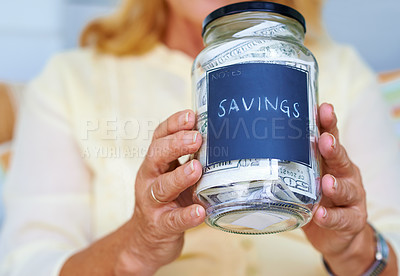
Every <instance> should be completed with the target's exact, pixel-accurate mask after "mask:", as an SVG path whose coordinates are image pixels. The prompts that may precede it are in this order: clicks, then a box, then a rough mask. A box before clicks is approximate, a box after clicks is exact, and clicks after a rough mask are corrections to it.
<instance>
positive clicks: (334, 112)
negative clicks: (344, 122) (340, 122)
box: [329, 104, 335, 114]
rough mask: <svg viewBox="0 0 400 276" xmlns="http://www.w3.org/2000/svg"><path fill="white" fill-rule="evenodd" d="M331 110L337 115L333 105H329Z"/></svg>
mask: <svg viewBox="0 0 400 276" xmlns="http://www.w3.org/2000/svg"><path fill="white" fill-rule="evenodd" d="M329 105H330V107H331V109H332V114H335V108H334V107H333V104H329Z"/></svg>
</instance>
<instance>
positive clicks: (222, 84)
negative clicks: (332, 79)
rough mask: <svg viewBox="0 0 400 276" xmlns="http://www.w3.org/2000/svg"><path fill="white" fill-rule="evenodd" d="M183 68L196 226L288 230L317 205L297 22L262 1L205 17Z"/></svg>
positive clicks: (308, 86)
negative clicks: (194, 143) (197, 49)
mask: <svg viewBox="0 0 400 276" xmlns="http://www.w3.org/2000/svg"><path fill="white" fill-rule="evenodd" d="M203 26H204V27H203V40H204V43H205V46H206V48H205V49H204V50H203V51H202V52H201V53H200V54H199V55H198V56H197V58H196V59H195V61H194V64H193V69H192V82H193V83H192V85H193V93H194V109H195V111H196V112H197V129H198V130H199V131H200V133H201V135H202V137H203V145H202V147H201V148H200V150H199V152H198V153H197V154H196V158H197V159H198V160H199V161H200V162H201V164H202V165H203V176H202V178H201V179H200V180H199V182H198V183H197V186H196V189H195V199H196V200H197V201H198V202H199V203H200V204H202V205H203V206H204V207H205V208H206V212H207V219H206V223H207V224H209V225H210V226H211V227H215V228H218V229H221V230H224V231H228V232H233V233H240V234H267V233H277V232H282V231H287V230H293V229H296V228H298V227H301V226H303V225H305V224H306V223H308V222H309V221H310V220H311V218H312V212H311V210H312V208H313V206H314V204H316V203H317V202H318V201H319V199H320V168H319V152H318V148H317V142H318V137H319V131H318V127H317V123H316V122H317V97H316V93H317V75H318V66H317V62H316V60H315V58H314V56H313V55H312V53H311V52H310V51H309V50H308V49H307V48H306V47H304V45H303V40H304V34H305V21H304V18H303V16H302V15H301V14H300V13H298V12H297V11H296V10H294V9H292V8H290V7H287V6H284V5H280V4H276V3H270V2H256V1H253V2H242V3H237V4H232V5H228V6H225V7H222V8H220V9H218V10H216V11H214V12H212V13H211V14H210V15H208V17H207V18H206V19H205V21H204V24H203Z"/></svg>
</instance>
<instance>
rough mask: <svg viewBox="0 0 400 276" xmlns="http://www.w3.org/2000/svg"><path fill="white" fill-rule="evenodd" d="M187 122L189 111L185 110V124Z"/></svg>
mask: <svg viewBox="0 0 400 276" xmlns="http://www.w3.org/2000/svg"><path fill="white" fill-rule="evenodd" d="M188 122H189V112H186V115H185V124H187V123H188Z"/></svg>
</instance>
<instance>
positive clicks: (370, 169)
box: [0, 44, 400, 276]
mask: <svg viewBox="0 0 400 276" xmlns="http://www.w3.org/2000/svg"><path fill="white" fill-rule="evenodd" d="M311 50H312V51H313V52H314V53H315V54H316V57H317V60H318V61H319V64H320V102H325V101H328V102H331V103H333V104H334V105H335V110H336V112H337V114H338V118H339V127H340V129H341V137H340V139H341V142H342V143H343V144H344V145H345V146H346V147H347V150H348V152H349V155H350V157H351V158H352V160H353V161H354V162H355V163H356V164H357V165H358V166H359V167H360V168H361V171H362V174H363V181H364V185H365V186H366V189H367V192H368V199H369V205H368V208H369V209H368V210H369V220H370V221H371V222H372V223H373V224H374V225H375V227H376V228H377V229H379V230H380V231H382V232H383V233H384V235H385V237H386V238H387V239H388V240H389V241H390V242H391V244H392V245H393V246H394V247H395V249H396V250H397V256H400V201H399V200H398V195H400V183H399V168H400V167H399V164H400V163H399V161H398V154H397V152H396V142H395V139H394V136H391V133H390V126H389V125H388V123H386V122H388V120H387V119H386V117H385V114H386V110H385V107H384V104H383V101H382V99H381V97H380V94H379V92H378V89H377V84H376V82H375V80H374V77H373V74H372V73H371V72H370V71H369V70H368V69H367V67H366V66H365V65H364V64H363V63H362V62H361V61H360V59H359V58H358V56H357V55H356V54H355V53H354V51H353V50H352V49H350V48H347V47H343V46H338V45H334V44H332V45H328V46H326V47H325V48H324V51H319V50H318V49H311ZM191 64H192V60H191V58H189V57H188V56H186V55H184V54H183V53H181V52H177V51H172V50H170V49H168V48H166V47H165V46H162V45H160V46H158V47H156V48H155V49H154V50H153V51H151V52H150V53H148V54H146V55H144V56H134V57H124V58H118V57H114V56H108V55H101V54H96V53H95V52H94V51H93V50H91V49H79V50H75V51H71V52H68V53H63V54H60V55H57V56H56V57H54V58H53V59H52V60H51V61H50V62H49V64H48V66H47V67H46V69H45V70H44V72H43V73H42V74H41V75H40V76H39V77H38V78H37V79H36V80H34V81H33V82H32V83H31V84H30V86H29V88H28V89H27V91H26V92H25V96H24V104H23V107H22V108H21V114H20V120H19V126H18V131H17V135H16V141H15V144H14V158H13V161H12V169H11V171H10V173H9V177H8V180H7V184H6V189H5V196H4V197H5V205H6V221H5V225H4V228H3V231H2V233H1V240H0V262H1V264H0V275H58V273H59V270H60V268H61V267H62V264H63V262H65V260H66V259H67V258H68V257H69V256H70V255H71V254H74V253H75V252H77V251H79V250H81V249H83V248H85V247H87V246H88V245H90V243H92V242H93V241H95V240H96V239H99V238H101V237H103V236H104V235H106V234H107V233H109V232H111V231H113V230H115V229H117V228H118V227H119V226H121V225H122V224H123V223H124V222H125V221H126V220H128V219H129V218H130V216H131V215H132V212H133V206H134V187H133V185H134V181H135V175H136V172H137V170H138V168H139V166H140V164H141V162H142V160H143V158H144V156H145V154H146V151H147V148H148V146H149V144H150V142H151V137H152V133H153V131H154V129H155V128H156V126H157V125H158V124H159V123H160V122H161V121H162V120H164V119H166V118H167V117H168V116H169V115H171V114H173V113H175V112H176V111H179V110H182V109H185V108H190V107H191V92H190V72H191ZM399 263H400V261H399ZM157 275H229V276H233V275H307V276H312V275H326V272H325V269H324V268H323V265H322V261H321V256H320V254H319V253H318V252H317V251H316V250H314V249H313V247H312V246H311V245H310V244H309V243H308V242H307V240H306V238H305V236H304V234H303V232H302V231H301V230H295V231H291V232H285V233H281V234H276V235H267V236H244V235H234V234H228V233H225V232H222V231H218V230H214V229H211V228H210V227H208V226H205V225H201V226H199V227H197V228H195V229H192V230H190V231H188V232H187V233H186V237H185V245H184V249H183V252H182V255H181V257H180V258H179V259H178V260H176V261H175V262H173V263H172V264H170V265H168V266H165V267H163V268H162V269H161V270H160V271H159V272H158V273H157Z"/></svg>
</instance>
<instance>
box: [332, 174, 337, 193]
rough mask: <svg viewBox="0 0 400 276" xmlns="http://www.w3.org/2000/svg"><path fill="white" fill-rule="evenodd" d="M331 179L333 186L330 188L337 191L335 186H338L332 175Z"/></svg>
mask: <svg viewBox="0 0 400 276" xmlns="http://www.w3.org/2000/svg"><path fill="white" fill-rule="evenodd" d="M331 177H332V179H333V186H332V188H333V189H334V190H336V189H337V185H338V183H337V180H336V177H334V176H333V175H331Z"/></svg>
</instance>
